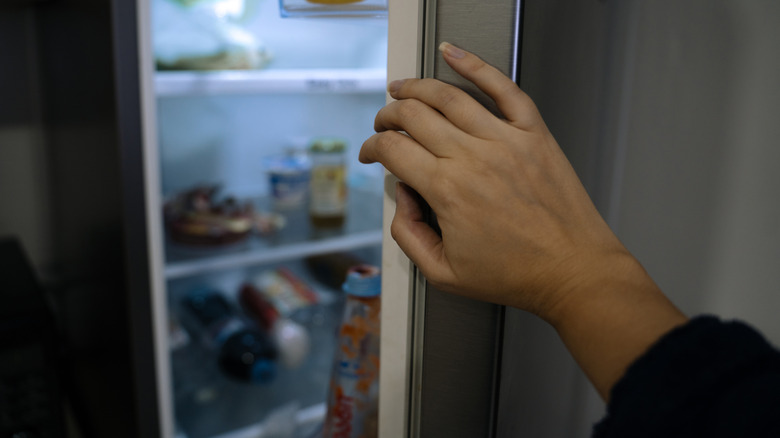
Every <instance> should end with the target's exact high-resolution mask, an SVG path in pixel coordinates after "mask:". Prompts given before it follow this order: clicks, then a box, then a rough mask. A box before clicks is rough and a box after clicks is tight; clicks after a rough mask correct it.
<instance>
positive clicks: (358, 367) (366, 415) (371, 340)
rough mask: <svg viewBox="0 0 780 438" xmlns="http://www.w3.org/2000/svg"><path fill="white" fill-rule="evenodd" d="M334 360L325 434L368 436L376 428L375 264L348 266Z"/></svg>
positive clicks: (377, 281) (377, 323) (378, 308)
mask: <svg viewBox="0 0 780 438" xmlns="http://www.w3.org/2000/svg"><path fill="white" fill-rule="evenodd" d="M343 289H344V292H346V293H347V300H346V303H345V307H344V314H343V317H342V320H341V325H340V326H339V335H338V342H337V345H336V354H335V358H334V361H333V370H332V374H331V381H330V388H329V392H328V400H327V403H328V404H327V412H326V414H325V425H324V427H323V437H324V438H342V437H343V438H358V437H359V438H371V437H376V436H377V434H378V421H377V418H378V399H379V327H380V311H381V297H380V289H381V277H380V275H379V268H377V267H374V266H369V265H360V266H356V267H354V268H351V269H350V270H349V272H348V273H347V281H346V282H345V283H344V286H343Z"/></svg>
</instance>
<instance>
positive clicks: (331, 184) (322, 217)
mask: <svg viewBox="0 0 780 438" xmlns="http://www.w3.org/2000/svg"><path fill="white" fill-rule="evenodd" d="M346 150H347V143H346V141H345V140H343V139H340V138H329V137H321V138H316V139H314V140H313V141H312V142H311V144H310V145H309V157H310V159H311V166H312V167H311V181H310V184H309V190H310V196H309V217H310V218H311V223H312V225H314V226H315V227H322V228H333V227H340V226H342V225H344V220H345V217H346V212H347V169H346Z"/></svg>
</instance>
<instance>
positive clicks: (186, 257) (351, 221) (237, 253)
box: [165, 189, 382, 280]
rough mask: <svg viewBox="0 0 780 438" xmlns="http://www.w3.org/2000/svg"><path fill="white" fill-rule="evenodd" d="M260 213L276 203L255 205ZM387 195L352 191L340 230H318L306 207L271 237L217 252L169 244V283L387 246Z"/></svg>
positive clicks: (288, 212)
mask: <svg viewBox="0 0 780 438" xmlns="http://www.w3.org/2000/svg"><path fill="white" fill-rule="evenodd" d="M255 205H256V207H257V211H269V210H270V209H269V208H268V206H269V205H270V200H269V199H267V198H262V199H257V200H256V201H255ZM381 206H382V201H381V195H379V194H377V193H371V192H367V191H362V190H356V189H351V190H350V192H349V205H348V207H347V218H346V222H345V224H344V225H343V227H340V228H333V229H327V228H322V229H319V228H315V227H313V226H312V225H311V224H310V222H309V216H308V211H307V209H306V206H305V205H304V206H302V207H301V208H297V209H294V210H286V211H283V212H282V214H283V215H284V216H285V220H286V225H285V226H284V228H282V229H281V230H278V231H276V232H274V233H271V234H269V235H265V236H262V235H252V236H250V237H249V238H247V239H246V240H245V241H243V242H239V243H235V244H231V245H227V246H224V247H216V248H203V247H192V246H186V245H182V244H177V243H175V242H170V241H167V242H166V245H165V259H166V266H165V277H166V278H167V279H168V280H173V279H177V278H183V277H187V276H191V275H197V274H204V273H209V272H217V271H220V270H224V269H232V268H242V267H247V266H252V265H261V264H267V263H276V262H280V261H285V260H293V259H298V258H304V257H307V256H310V255H316V254H325V253H328V252H334V251H345V250H352V249H357V248H364V247H367V246H372V245H378V244H381V243H382V208H381Z"/></svg>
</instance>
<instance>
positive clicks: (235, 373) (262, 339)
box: [183, 288, 277, 383]
mask: <svg viewBox="0 0 780 438" xmlns="http://www.w3.org/2000/svg"><path fill="white" fill-rule="evenodd" d="M183 306H184V308H185V309H186V310H187V315H186V316H187V317H189V318H188V319H189V320H190V324H189V325H190V329H191V330H192V331H194V332H197V333H198V334H199V335H200V337H201V339H202V340H203V342H204V344H205V345H206V346H207V347H208V348H209V349H212V350H214V351H216V352H217V354H218V361H219V367H220V369H221V370H222V371H223V372H224V373H225V374H226V375H227V376H229V377H231V378H233V379H236V380H240V381H245V382H252V383H266V382H269V381H271V380H272V379H273V378H274V376H275V374H276V358H277V349H276V346H275V345H274V343H273V342H272V341H271V339H270V338H269V337H268V335H267V334H266V333H265V332H263V331H262V330H261V329H260V328H259V327H258V326H256V325H255V324H253V323H251V322H249V321H246V320H244V319H243V318H242V317H241V316H240V314H239V313H238V311H237V310H236V309H234V308H233V306H231V305H230V304H229V303H228V302H227V300H226V299H225V297H223V296H222V294H221V293H219V292H218V291H215V290H212V289H207V288H204V289H197V290H195V291H193V292H191V293H190V294H188V295H187V296H186V297H185V298H184V301H183Z"/></svg>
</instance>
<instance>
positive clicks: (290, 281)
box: [251, 267, 319, 317]
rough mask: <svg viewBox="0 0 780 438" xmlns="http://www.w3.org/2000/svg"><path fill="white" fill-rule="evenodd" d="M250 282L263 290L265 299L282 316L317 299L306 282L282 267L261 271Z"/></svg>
mask: <svg viewBox="0 0 780 438" xmlns="http://www.w3.org/2000/svg"><path fill="white" fill-rule="evenodd" d="M251 284H252V285H253V286H255V287H256V288H257V289H259V290H261V291H263V294H264V296H265V297H266V299H267V300H268V301H269V302H270V303H271V304H272V305H273V308H274V309H275V310H276V312H278V313H279V315H281V316H282V317H289V316H291V315H292V314H293V313H294V312H295V311H296V310H299V309H303V308H305V307H308V306H310V305H312V304H315V303H317V302H318V301H319V296H318V295H317V293H316V292H314V290H313V289H312V288H311V287H310V286H309V285H308V284H306V282H304V281H303V280H301V279H300V278H298V277H297V276H296V275H295V274H293V272H292V271H290V270H289V269H287V268H284V267H281V268H277V269H272V270H268V271H263V272H261V273H260V274H258V275H257V276H255V277H254V278H253V279H252V281H251Z"/></svg>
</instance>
